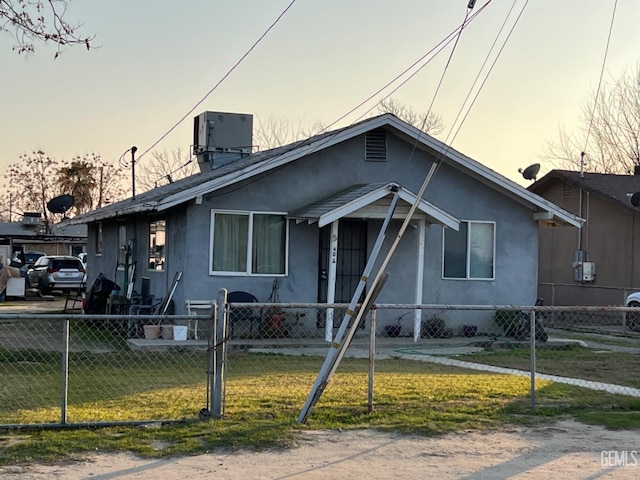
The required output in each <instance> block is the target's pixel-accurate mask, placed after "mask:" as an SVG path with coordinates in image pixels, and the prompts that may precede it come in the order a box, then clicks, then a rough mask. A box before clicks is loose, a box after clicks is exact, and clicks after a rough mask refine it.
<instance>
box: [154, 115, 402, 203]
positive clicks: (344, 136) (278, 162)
mask: <svg viewBox="0 0 640 480" xmlns="http://www.w3.org/2000/svg"><path fill="white" fill-rule="evenodd" d="M389 118H393V116H392V115H384V116H381V117H376V118H373V119H371V121H370V122H362V123H361V124H358V125H355V126H353V127H351V128H345V129H342V130H340V131H338V132H336V133H335V134H334V135H329V136H328V137H323V138H319V139H318V140H316V141H315V142H312V143H310V144H308V145H303V146H300V147H295V148H293V149H292V150H290V151H288V152H284V153H282V154H280V155H276V156H275V157H274V158H271V159H267V160H265V162H264V163H262V164H259V165H250V166H248V167H246V168H244V169H242V170H239V171H236V172H233V173H230V174H228V175H225V176H223V177H219V178H215V179H213V180H211V181H209V182H206V183H203V184H201V185H198V186H195V187H193V188H190V189H187V190H184V191H183V192H179V193H175V194H173V195H169V196H167V197H166V198H165V199H163V200H162V201H161V202H159V204H158V210H159V211H161V210H166V209H168V208H171V207H173V206H175V205H179V204H180V203H184V202H186V201H189V200H191V199H193V198H195V197H197V196H198V195H207V194H208V193H211V192H214V191H216V190H218V189H220V188H223V187H228V186H230V185H233V184H234V183H238V182H241V181H243V180H247V179H250V178H252V177H254V176H256V175H260V174H262V173H264V172H267V171H269V170H272V169H274V168H278V167H280V166H282V165H286V164H287V163H290V162H292V161H295V160H297V159H299V158H302V157H304V156H306V155H309V154H311V153H314V152H316V151H320V150H324V149H325V148H329V147H332V146H334V145H337V144H339V143H341V142H343V141H345V140H349V139H351V138H354V137H357V136H358V135H361V134H363V133H366V132H368V131H370V130H373V129H375V128H379V127H382V126H384V125H386V124H387V123H388V119H389Z"/></svg>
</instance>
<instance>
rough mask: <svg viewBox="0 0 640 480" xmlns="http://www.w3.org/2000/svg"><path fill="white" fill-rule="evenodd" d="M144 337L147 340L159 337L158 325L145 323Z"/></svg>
mask: <svg viewBox="0 0 640 480" xmlns="http://www.w3.org/2000/svg"><path fill="white" fill-rule="evenodd" d="M144 338H146V339H147V340H157V339H158V338H160V325H145V326H144Z"/></svg>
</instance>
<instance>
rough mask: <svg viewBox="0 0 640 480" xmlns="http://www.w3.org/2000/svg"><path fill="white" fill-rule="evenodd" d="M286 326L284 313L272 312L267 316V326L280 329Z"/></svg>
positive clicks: (271, 328)
mask: <svg viewBox="0 0 640 480" xmlns="http://www.w3.org/2000/svg"><path fill="white" fill-rule="evenodd" d="M283 326H284V315H283V314H282V313H272V314H270V315H269V316H268V317H267V328H269V329H270V330H279V329H281V328H282V327H283Z"/></svg>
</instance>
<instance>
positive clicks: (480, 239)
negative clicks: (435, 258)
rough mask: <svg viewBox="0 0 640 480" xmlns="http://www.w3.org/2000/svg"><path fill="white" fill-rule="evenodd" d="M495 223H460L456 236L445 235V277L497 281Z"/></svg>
mask: <svg viewBox="0 0 640 480" xmlns="http://www.w3.org/2000/svg"><path fill="white" fill-rule="evenodd" d="M495 233H496V224H495V222H475V221H474V222H472V221H463V222H460V229H459V230H458V231H457V232H456V231H455V230H453V229H451V228H445V229H444V233H443V242H442V243H443V255H442V277H443V278H450V279H469V280H493V279H494V278H495V248H496V235H495Z"/></svg>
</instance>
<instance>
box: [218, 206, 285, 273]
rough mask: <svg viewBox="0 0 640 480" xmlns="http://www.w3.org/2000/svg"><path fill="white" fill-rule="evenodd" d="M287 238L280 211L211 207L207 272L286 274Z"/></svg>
mask: <svg viewBox="0 0 640 480" xmlns="http://www.w3.org/2000/svg"><path fill="white" fill-rule="evenodd" d="M288 238H289V224H288V222H287V218H286V216H285V215H284V214H283V213H271V212H269V213H266V212H238V211H221V210H218V211H213V210H212V211H211V235H210V243H211V246H210V257H209V258H210V263H209V273H210V274H216V275H220V274H222V275H270V276H274V275H277V276H282V275H286V272H287V258H288V243H289V242H288Z"/></svg>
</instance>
